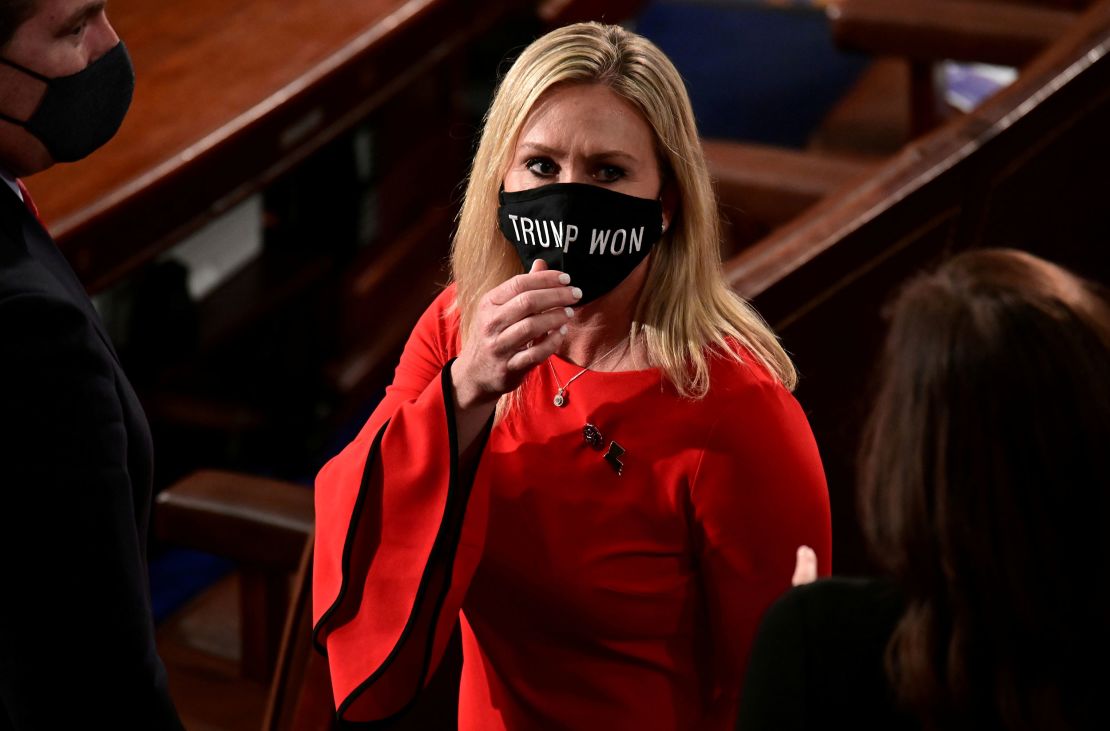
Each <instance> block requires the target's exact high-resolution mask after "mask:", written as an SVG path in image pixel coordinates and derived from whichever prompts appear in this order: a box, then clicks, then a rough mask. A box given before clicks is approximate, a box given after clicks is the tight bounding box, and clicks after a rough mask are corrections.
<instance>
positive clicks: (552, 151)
mask: <svg viewBox="0 0 1110 731" xmlns="http://www.w3.org/2000/svg"><path fill="white" fill-rule="evenodd" d="M520 149H521V150H522V151H525V152H530V153H533V152H534V153H539V154H541V155H551V156H552V157H561V156H562V155H564V154H565V153H564V152H563V151H562V150H561V149H559V148H557V147H551V146H550V145H545V144H543V143H542V142H528V141H525V142H521V143H520ZM614 158H621V159H624V160H629V161H631V162H638V161H639V158H637V157H636V156H635V155H633V154H631V153H629V152H625V151H624V150H601V151H599V152H592V153H590V154H588V155H586V159H587V160H612V159H614Z"/></svg>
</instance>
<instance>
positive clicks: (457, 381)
mask: <svg viewBox="0 0 1110 731" xmlns="http://www.w3.org/2000/svg"><path fill="white" fill-rule="evenodd" d="M451 387H452V390H453V391H454V395H455V408H456V409H459V410H461V411H470V410H472V409H477V408H482V407H487V408H488V407H490V406H492V405H494V404H496V403H497V399H498V396H497V395H496V394H489V393H486V392H485V391H483V390H482V389H480V388H478V387H477V386H476V385H475V383H474V379H473V378H470V377H469V376H468V374H467V373H466V362H465V361H464V360H463V359H462V358H456V359H455V362H454V363H452V364H451Z"/></svg>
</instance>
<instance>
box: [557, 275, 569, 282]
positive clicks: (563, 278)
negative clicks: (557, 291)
mask: <svg viewBox="0 0 1110 731" xmlns="http://www.w3.org/2000/svg"><path fill="white" fill-rule="evenodd" d="M559 282H561V283H562V284H570V275H569V274H560V275H559Z"/></svg>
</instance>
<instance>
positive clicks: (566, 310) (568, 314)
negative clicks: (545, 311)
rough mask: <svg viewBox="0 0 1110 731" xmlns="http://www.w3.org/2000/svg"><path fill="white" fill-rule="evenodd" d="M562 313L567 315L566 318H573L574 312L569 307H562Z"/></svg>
mask: <svg viewBox="0 0 1110 731" xmlns="http://www.w3.org/2000/svg"><path fill="white" fill-rule="evenodd" d="M563 312H565V313H567V317H574V310H572V309H571V308H569V307H564V308H563Z"/></svg>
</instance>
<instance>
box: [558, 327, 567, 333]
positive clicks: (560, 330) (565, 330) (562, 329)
mask: <svg viewBox="0 0 1110 731" xmlns="http://www.w3.org/2000/svg"><path fill="white" fill-rule="evenodd" d="M559 334H560V335H566V334H567V326H566V325H563V326H562V327H560V328H559Z"/></svg>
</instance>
